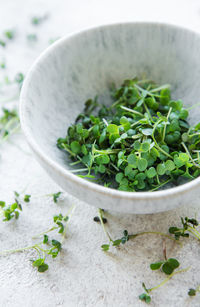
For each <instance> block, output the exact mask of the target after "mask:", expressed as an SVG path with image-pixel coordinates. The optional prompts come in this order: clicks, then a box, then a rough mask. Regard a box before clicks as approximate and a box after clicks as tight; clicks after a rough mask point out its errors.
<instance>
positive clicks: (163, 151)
mask: <svg viewBox="0 0 200 307" xmlns="http://www.w3.org/2000/svg"><path fill="white" fill-rule="evenodd" d="M161 122H162V119H160V120H158V121H157V122H156V123H155V125H154V127H153V131H152V139H153V140H154V143H155V147H157V149H159V150H160V151H161V152H162V153H163V154H164V155H165V156H167V157H169V158H170V159H173V157H172V156H171V155H170V154H168V153H167V152H166V151H165V150H163V149H162V148H161V147H160V146H159V145H158V143H157V141H156V139H155V137H154V133H155V130H156V128H157V126H158V125H159V124H160V123H161Z"/></svg>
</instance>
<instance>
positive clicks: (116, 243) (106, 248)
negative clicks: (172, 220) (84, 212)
mask: <svg viewBox="0 0 200 307" xmlns="http://www.w3.org/2000/svg"><path fill="white" fill-rule="evenodd" d="M98 213H99V216H98V218H99V220H100V223H101V226H102V229H103V231H104V234H105V236H106V238H107V239H108V243H107V244H103V245H101V248H102V250H103V251H105V252H106V251H109V250H110V247H112V246H113V247H118V246H120V245H121V244H122V245H124V244H125V243H127V242H128V241H129V240H133V239H135V238H137V237H139V236H143V235H158V236H161V237H164V238H167V239H169V240H172V241H174V242H176V243H178V244H179V245H181V242H179V241H177V240H176V239H175V238H173V237H172V236H170V235H168V234H166V233H163V232H160V231H143V232H138V233H135V234H129V233H128V230H124V231H123V235H122V237H121V238H118V239H115V240H113V239H112V237H111V235H110V234H109V232H108V230H107V229H106V226H105V225H104V224H105V220H104V219H105V217H104V210H103V209H98ZM106 223H107V219H106Z"/></svg>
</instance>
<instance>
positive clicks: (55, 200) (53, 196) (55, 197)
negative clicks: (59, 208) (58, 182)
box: [45, 191, 63, 204]
mask: <svg viewBox="0 0 200 307" xmlns="http://www.w3.org/2000/svg"><path fill="white" fill-rule="evenodd" d="M62 194H63V192H60V191H59V192H56V193H51V194H47V195H45V196H48V197H52V199H53V201H54V203H55V204H56V203H57V202H58V200H59V199H60V197H61V195H62Z"/></svg>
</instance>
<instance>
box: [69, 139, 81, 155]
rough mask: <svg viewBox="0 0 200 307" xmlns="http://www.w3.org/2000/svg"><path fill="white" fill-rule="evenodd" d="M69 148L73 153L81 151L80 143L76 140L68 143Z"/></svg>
mask: <svg viewBox="0 0 200 307" xmlns="http://www.w3.org/2000/svg"><path fill="white" fill-rule="evenodd" d="M70 147H71V150H72V152H73V153H75V154H79V153H80V152H81V145H80V144H79V143H78V142H77V141H73V142H72V143H71V144H70Z"/></svg>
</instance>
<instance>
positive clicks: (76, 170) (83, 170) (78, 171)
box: [70, 168, 88, 173]
mask: <svg viewBox="0 0 200 307" xmlns="http://www.w3.org/2000/svg"><path fill="white" fill-rule="evenodd" d="M87 170H88V168H80V169H72V170H70V172H71V173H80V172H85V171H87Z"/></svg>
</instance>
